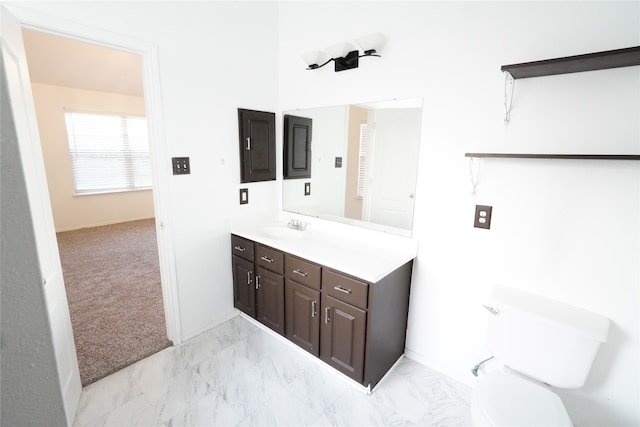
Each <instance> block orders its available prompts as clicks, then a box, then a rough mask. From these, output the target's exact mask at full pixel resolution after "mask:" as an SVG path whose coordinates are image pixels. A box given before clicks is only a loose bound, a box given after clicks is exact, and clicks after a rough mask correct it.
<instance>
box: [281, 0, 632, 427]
mask: <svg viewBox="0 0 640 427" xmlns="http://www.w3.org/2000/svg"><path fill="white" fill-rule="evenodd" d="M279 11H280V13H279V20H280V25H279V37H280V38H279V41H280V46H279V49H280V64H279V70H280V73H279V78H280V103H281V106H282V109H290V108H292V107H295V106H314V105H330V104H342V103H348V102H362V101H372V100H381V99H390V98H403V97H416V96H419V97H423V98H424V113H423V129H422V136H421V140H422V147H421V153H420V167H419V182H418V187H417V199H416V211H415V218H416V220H415V228H414V237H416V238H418V239H420V249H419V255H418V259H417V262H416V264H415V270H414V278H413V286H412V298H411V312H410V318H409V330H408V335H407V339H408V340H407V349H408V354H410V355H411V357H414V358H416V359H417V360H420V361H423V362H425V363H427V364H429V365H431V366H433V367H436V368H438V369H441V370H442V371H444V372H446V373H449V374H451V375H454V376H456V377H458V378H461V379H463V380H465V381H473V377H472V376H471V374H470V369H471V368H472V367H473V365H474V364H475V363H477V362H478V361H480V360H482V359H484V358H485V357H486V356H488V352H487V350H485V346H484V339H483V335H484V325H485V319H486V312H485V310H484V309H483V308H482V306H481V304H482V303H484V302H486V301H487V298H488V296H489V293H490V290H491V288H492V286H493V285H495V284H502V285H508V286H513V287H516V288H519V289H524V290H528V291H531V292H535V293H538V294H542V295H546V296H549V297H552V298H555V299H558V300H561V301H565V302H567V303H570V304H574V305H576V306H579V307H583V308H585V309H588V310H592V311H595V312H598V313H601V314H603V315H605V316H607V317H609V318H610V319H611V321H612V327H611V331H610V335H609V342H608V343H606V344H605V345H604V347H603V348H602V349H601V352H600V353H599V354H598V357H597V359H596V361H595V365H594V368H593V371H592V373H591V376H590V378H589V380H588V383H587V384H586V386H585V387H584V388H583V389H582V390H576V391H566V392H561V394H562V396H563V398H564V401H565V403H566V405H567V407H568V411H569V413H570V415H571V416H572V418H573V421H574V423H575V424H576V425H580V426H602V425H610V426H611V425H637V424H638V423H640V416H639V413H638V402H639V398H640V396H639V395H638V385H639V384H638V380H639V377H640V372H639V371H638V361H639V347H638V336H639V331H638V326H639V318H638V312H639V307H638V283H639V279H640V277H639V267H638V265H639V260H640V248H639V243H640V224H639V223H640V200H639V199H640V169H639V168H640V166H639V165H638V163H637V162H611V161H608V162H607V161H592V162H586V161H548V160H483V161H482V164H481V166H480V176H479V185H478V188H477V190H478V193H477V196H475V197H472V196H471V190H472V189H471V184H470V177H469V171H468V168H469V160H468V159H466V158H465V157H464V153H465V152H476V151H488V152H491V151H498V152H500V151H503V152H533V153H544V152H552V153H635V154H637V153H640V96H639V94H640V68H639V67H630V68H624V69H616V70H606V71H595V72H590V73H581V74H573V75H565V76H556V77H543V78H536V79H526V80H520V81H518V82H517V83H516V88H515V95H514V99H513V110H512V121H511V124H510V126H509V127H508V128H505V127H504V125H503V104H502V103H503V93H504V92H503V87H504V77H503V75H502V73H501V72H500V66H501V65H503V64H511V63H518V62H525V61H532V60H538V59H547V58H553V57H558V56H565V55H573V54H581V53H588V52H594V51H601V50H608V49H616V48H622V47H629V46H634V45H638V44H640V8H639V4H638V3H637V2H626V3H617V2H562V3H556V2H529V3H520V2H495V3H488V2H406V3H403V2H395V1H394V2H353V3H348V2H282V3H280V7H279ZM311 16H313V19H309V17H311ZM372 32H381V33H383V34H384V35H386V37H387V43H386V46H385V47H384V50H383V51H382V58H380V59H377V58H364V59H361V61H360V68H358V69H357V70H350V71H345V72H340V73H335V72H333V70H332V69H331V67H329V66H327V67H325V68H323V69H320V70H315V71H307V70H305V67H304V63H303V61H302V60H301V59H300V54H302V53H305V52H309V51H312V50H314V49H322V48H324V47H325V46H329V45H331V44H333V43H337V42H341V41H352V40H353V39H354V38H355V37H358V36H361V35H365V34H369V33H372ZM302 87H304V88H305V90H300V88H302ZM475 204H489V205H492V206H493V208H494V210H493V219H492V227H491V230H483V229H475V228H473V214H474V205H475Z"/></svg>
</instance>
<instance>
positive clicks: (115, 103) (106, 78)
mask: <svg viewBox="0 0 640 427" xmlns="http://www.w3.org/2000/svg"><path fill="white" fill-rule="evenodd" d="M23 40H24V45H25V51H26V56H27V60H28V64H29V71H30V77H31V86H32V93H33V97H34V103H35V106H36V113H37V118H38V127H39V129H40V140H41V149H42V152H43V158H44V163H45V169H46V173H47V180H48V187H49V195H50V202H51V208H52V212H53V216H54V223H55V228H56V231H58V243H59V253H60V260H61V263H62V267H63V274H64V280H65V285H66V287H67V296H68V303H69V308H70V313H71V322H72V326H73V331H74V338H75V341H76V342H75V344H76V350H77V355H78V363H79V367H80V374H81V380H82V385H83V386H86V385H88V384H90V383H91V382H94V381H96V380H98V379H100V378H102V377H104V376H106V375H108V374H110V373H113V372H115V371H117V370H119V369H122V368H123V367H125V366H128V365H129V364H131V363H133V362H135V361H137V360H139V359H141V358H143V357H146V356H148V355H150V354H152V353H153V352H156V351H158V350H160V349H162V348H165V347H167V346H169V345H171V342H170V341H169V339H168V338H167V336H168V334H169V331H170V329H171V328H170V327H169V326H170V321H169V317H170V316H169V315H170V314H171V313H166V314H167V315H166V316H165V313H164V311H166V310H165V308H166V304H165V302H166V300H170V298H163V288H164V289H166V288H167V286H165V285H164V284H163V283H162V279H161V278H160V277H161V274H160V270H161V268H160V267H161V264H162V258H161V257H160V258H159V254H158V240H157V239H158V237H159V236H158V235H157V232H156V230H158V227H157V226H156V224H155V218H156V217H157V215H156V208H155V202H154V199H155V198H154V194H153V191H152V190H150V189H149V190H146V191H145V190H138V191H132V192H126V193H125V192H122V193H103V194H90V195H84V196H79V195H77V194H74V193H75V191H74V188H73V178H72V174H71V161H70V157H69V150H68V147H66V146H65V144H66V134H65V135H64V136H62V134H61V132H63V131H66V128H65V125H64V114H65V110H68V109H74V110H83V111H89V112H92V113H118V114H141V115H144V114H145V106H146V102H145V99H144V94H143V92H144V91H143V75H142V65H141V58H140V55H137V54H134V53H127V52H123V51H120V50H116V49H111V48H106V47H102V46H97V45H94V44H90V43H85V42H81V41H77V40H73V39H69V38H65V37H60V36H57V35H51V34H45V33H43V32H38V31H34V30H25V29H23ZM110 67H113V68H110ZM151 144H153V142H151ZM154 186H157V183H156V182H154ZM145 218H146V220H145ZM115 223H118V224H119V225H118V226H116V225H115ZM127 236H129V237H127ZM141 236H143V237H144V238H142V237H141ZM123 242H124V243H123ZM127 242H128V243H127ZM141 243H144V244H141ZM123 245H124V246H123ZM113 248H116V249H113ZM121 248H129V249H131V251H130V253H129V255H128V256H122V255H123V254H126V253H127V251H126V250H122V249H121ZM96 253H98V256H96ZM154 257H155V259H153V258H154ZM79 260H81V262H78V261H79ZM89 260H92V261H91V263H92V264H91V263H90V261H89ZM140 260H143V262H138V263H136V262H134V261H140ZM150 260H151V261H150ZM141 265H144V266H145V268H147V270H145V274H139V273H140V266H141ZM133 266H136V267H137V268H136V270H135V273H136V274H133V272H134V270H129V271H130V272H129V273H128V272H127V271H128V270H127V269H130V268H132V267H133ZM131 276H135V277H136V280H134V281H131V282H129V281H127V279H126V278H130V277H131ZM118 278H120V279H118ZM147 282H149V283H147ZM146 288H149V289H150V288H153V289H152V290H153V292H147V291H144V292H143V291H142V289H146ZM101 292H102V293H101ZM163 300H165V301H163ZM143 311H149V313H148V315H146V316H144V315H143V316H141V315H140V314H141V313H142V312H143ZM144 319H147V320H144ZM149 319H154V320H149ZM141 321H142V322H144V324H140V322H141ZM107 330H109V332H112V331H117V333H116V334H109V335H110V338H108V339H107V338H106V336H107V334H106V333H105V331H107ZM141 331H144V334H143V335H144V337H143V336H136V334H138V335H139V334H140V333H141ZM149 337H154V339H152V340H150V339H149Z"/></svg>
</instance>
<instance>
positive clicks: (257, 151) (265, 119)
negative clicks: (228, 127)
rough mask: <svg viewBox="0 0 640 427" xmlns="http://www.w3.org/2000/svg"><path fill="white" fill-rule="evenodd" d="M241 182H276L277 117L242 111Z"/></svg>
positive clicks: (240, 109) (239, 120) (268, 113)
mask: <svg viewBox="0 0 640 427" xmlns="http://www.w3.org/2000/svg"><path fill="white" fill-rule="evenodd" d="M238 130H239V135H240V182H257V181H271V180H274V179H276V115H275V113H270V112H266V111H254V110H246V109H242V108H239V109H238Z"/></svg>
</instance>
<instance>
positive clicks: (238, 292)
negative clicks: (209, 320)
mask: <svg viewBox="0 0 640 427" xmlns="http://www.w3.org/2000/svg"><path fill="white" fill-rule="evenodd" d="M231 264H232V267H233V305H234V306H235V307H236V308H237V309H239V310H242V311H244V312H245V313H247V314H248V315H249V316H251V317H256V290H255V287H254V273H253V263H252V262H249V261H247V260H245V259H243V258H240V257H238V256H235V255H234V256H233V257H232V261H231Z"/></svg>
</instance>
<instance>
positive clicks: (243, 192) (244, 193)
mask: <svg viewBox="0 0 640 427" xmlns="http://www.w3.org/2000/svg"><path fill="white" fill-rule="evenodd" d="M248 203H249V189H248V188H241V189H240V204H241V205H246V204H248Z"/></svg>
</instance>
